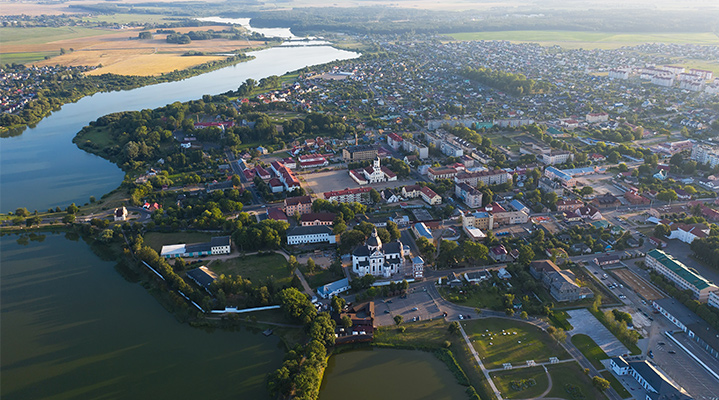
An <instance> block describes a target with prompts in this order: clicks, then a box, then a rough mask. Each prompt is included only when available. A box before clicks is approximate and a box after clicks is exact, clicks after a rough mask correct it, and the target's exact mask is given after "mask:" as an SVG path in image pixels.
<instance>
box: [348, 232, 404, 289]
mask: <svg viewBox="0 0 719 400" xmlns="http://www.w3.org/2000/svg"><path fill="white" fill-rule="evenodd" d="M403 262H404V247H403V246H402V243H401V242H400V241H399V240H395V241H392V242H389V243H382V240H381V239H380V238H379V235H377V228H375V229H374V231H373V232H372V235H371V236H370V237H369V238H367V240H366V241H365V243H364V244H363V245H360V246H357V248H356V249H355V250H354V251H353V252H352V271H353V272H354V273H355V274H357V275H359V276H365V275H367V274H370V275H374V276H382V277H385V278H389V277H391V276H392V275H394V274H397V273H399V272H400V269H401V267H402V263H403Z"/></svg>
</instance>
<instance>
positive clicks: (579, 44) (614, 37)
mask: <svg viewBox="0 0 719 400" xmlns="http://www.w3.org/2000/svg"><path fill="white" fill-rule="evenodd" d="M451 38H452V39H454V40H509V41H511V42H523V43H527V42H529V43H539V44H540V45H542V46H554V45H558V46H561V47H564V48H570V49H577V48H590V49H591V48H598V49H615V48H619V47H622V46H632V45H637V44H641V43H654V42H659V43H695V44H706V45H717V44H719V37H717V35H715V34H714V33H711V32H706V33H637V34H635V33H608V32H607V33H605V32H578V31H497V32H465V33H454V34H452V35H451Z"/></svg>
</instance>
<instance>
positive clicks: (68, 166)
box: [0, 46, 359, 213]
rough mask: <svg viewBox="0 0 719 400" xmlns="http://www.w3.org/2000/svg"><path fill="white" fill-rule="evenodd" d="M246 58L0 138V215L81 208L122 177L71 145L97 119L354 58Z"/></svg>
mask: <svg viewBox="0 0 719 400" xmlns="http://www.w3.org/2000/svg"><path fill="white" fill-rule="evenodd" d="M248 54H251V55H253V56H255V59H254V60H251V61H248V62H243V63H239V64H236V65H233V66H229V67H225V68H222V69H219V70H216V71H213V72H208V73H206V74H202V75H198V76H195V77H192V78H187V79H185V80H182V81H177V82H168V83H161V84H157V85H151V86H145V87H141V88H138V89H133V90H127V91H117V92H108V93H97V94H95V95H93V96H87V97H84V98H82V99H80V100H79V101H78V102H76V103H70V104H65V105H64V106H62V108H61V109H60V110H59V111H56V112H54V113H52V115H50V116H49V117H47V118H45V119H43V120H42V121H40V122H39V123H38V124H37V126H36V127H34V128H28V129H27V130H25V132H23V134H22V135H19V136H15V137H9V138H0V182H2V190H0V212H5V213H6V212H9V211H14V210H15V209H16V208H18V207H27V209H28V210H30V211H33V210H40V211H44V210H47V209H48V208H54V207H56V206H59V207H61V208H65V207H67V206H68V205H69V204H70V203H76V204H78V205H81V204H85V203H86V202H88V201H89V199H90V196H95V197H96V198H98V199H99V198H100V196H102V195H103V194H105V193H108V192H110V191H112V190H113V189H115V188H117V187H118V186H119V185H120V183H121V182H122V179H123V177H124V174H123V172H122V171H121V170H120V169H119V168H118V167H117V166H115V165H114V164H112V163H110V162H109V161H107V160H104V159H102V158H100V157H97V156H95V155H92V154H88V153H86V152H84V151H83V150H80V149H79V148H77V146H75V144H74V143H72V138H73V137H75V135H76V134H77V132H79V131H80V129H82V127H84V126H86V125H87V124H88V123H89V122H91V121H94V120H96V119H97V118H99V117H101V116H103V115H106V114H110V113H114V112H119V111H129V110H142V109H148V108H157V107H161V106H164V105H166V104H169V103H173V102H175V101H180V102H184V101H189V100H193V99H199V98H201V97H202V95H205V94H220V93H224V92H227V91H229V90H236V89H237V88H238V87H239V86H240V85H241V84H242V82H244V81H245V80H246V79H248V78H252V79H255V80H259V79H261V78H264V77H267V76H270V75H282V74H284V73H286V72H289V71H294V70H297V69H301V68H304V67H306V66H310V65H317V64H324V63H327V62H330V61H334V60H346V59H351V58H355V57H358V56H359V54H357V53H354V52H349V51H344V50H339V49H335V48H333V47H331V46H297V47H288V46H280V47H273V48H270V49H265V50H260V51H255V52H251V53H248Z"/></svg>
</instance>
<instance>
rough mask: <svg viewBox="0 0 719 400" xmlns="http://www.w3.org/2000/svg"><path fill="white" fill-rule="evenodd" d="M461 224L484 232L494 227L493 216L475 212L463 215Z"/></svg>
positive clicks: (484, 212) (483, 212)
mask: <svg viewBox="0 0 719 400" xmlns="http://www.w3.org/2000/svg"><path fill="white" fill-rule="evenodd" d="M462 222H463V223H464V224H465V225H469V226H472V227H474V228H477V229H479V230H482V231H485V232H486V231H488V230H490V229H492V228H493V227H494V216H493V215H492V214H490V213H488V212H486V211H477V212H474V213H471V214H467V215H465V216H464V220H463V221H462Z"/></svg>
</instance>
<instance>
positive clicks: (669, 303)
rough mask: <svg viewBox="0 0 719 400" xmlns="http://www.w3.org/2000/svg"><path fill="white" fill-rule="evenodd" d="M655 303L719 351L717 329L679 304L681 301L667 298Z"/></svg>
mask: <svg viewBox="0 0 719 400" xmlns="http://www.w3.org/2000/svg"><path fill="white" fill-rule="evenodd" d="M654 302H655V303H657V304H659V305H660V306H661V307H662V308H663V309H665V310H666V311H667V312H668V313H669V314H671V315H672V316H673V317H674V318H676V319H678V320H679V321H680V322H681V323H682V324H684V325H685V326H686V327H687V328H688V329H689V330H691V331H692V332H694V334H695V335H696V336H698V337H699V338H700V339H701V340H703V341H704V342H706V343H707V344H708V345H709V346H711V347H712V348H713V349H714V350H716V351H719V338H718V337H717V336H718V335H719V333H717V331H716V329H714V328H712V327H711V326H709V324H708V323H707V322H706V321H704V320H703V319H701V318H700V317H699V316H698V315H696V314H694V313H693V312H692V311H691V310H690V309H688V308H686V307H685V306H684V305H683V304H681V303H680V302H679V300H675V299H673V298H665V299H659V300H654Z"/></svg>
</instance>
